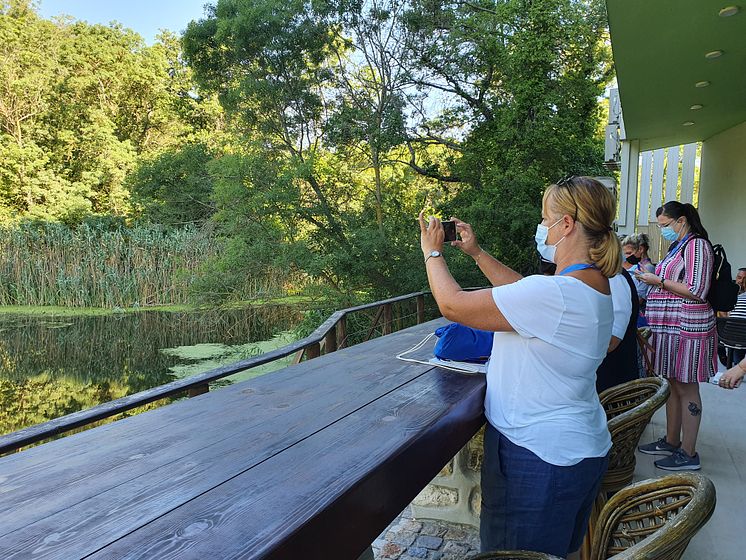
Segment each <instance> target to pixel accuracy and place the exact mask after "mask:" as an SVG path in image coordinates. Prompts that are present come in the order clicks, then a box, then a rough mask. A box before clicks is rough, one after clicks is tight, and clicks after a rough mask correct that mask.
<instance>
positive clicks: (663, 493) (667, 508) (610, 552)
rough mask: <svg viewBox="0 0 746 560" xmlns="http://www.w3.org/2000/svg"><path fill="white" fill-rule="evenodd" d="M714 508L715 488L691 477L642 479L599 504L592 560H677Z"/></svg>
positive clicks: (708, 481) (679, 474) (708, 482)
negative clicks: (643, 559) (599, 513)
mask: <svg viewBox="0 0 746 560" xmlns="http://www.w3.org/2000/svg"><path fill="white" fill-rule="evenodd" d="M714 510H715V486H714V485H713V483H712V482H711V481H710V480H709V479H708V478H706V477H704V476H702V475H699V474H695V473H676V474H672V475H669V476H664V477H661V478H657V479H649V480H644V481H642V482H638V483H636V484H632V485H630V486H628V487H626V488H624V489H623V490H620V491H619V492H617V493H616V494H614V496H612V497H611V498H610V499H609V501H608V502H607V503H606V505H605V506H604V509H603V510H602V511H601V515H600V516H599V518H598V524H597V530H596V531H595V534H594V536H593V544H592V552H591V558H592V559H593V560H605V559H607V558H613V559H614V560H633V559H638V558H645V559H646V560H678V559H679V558H681V556H682V555H683V554H684V550H686V547H687V545H688V544H689V541H690V540H691V538H692V537H693V536H694V535H695V534H696V533H697V531H699V529H701V528H702V526H703V525H704V524H705V523H707V520H708V519H710V516H711V515H712V512H713V511H714Z"/></svg>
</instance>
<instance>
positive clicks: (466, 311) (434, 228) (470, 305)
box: [419, 213, 513, 331]
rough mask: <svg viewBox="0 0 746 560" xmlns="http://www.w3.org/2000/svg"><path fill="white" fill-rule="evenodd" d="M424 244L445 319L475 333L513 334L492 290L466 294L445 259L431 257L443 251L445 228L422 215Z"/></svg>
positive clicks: (430, 279) (421, 238) (434, 219)
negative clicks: (493, 297)
mask: <svg viewBox="0 0 746 560" xmlns="http://www.w3.org/2000/svg"><path fill="white" fill-rule="evenodd" d="M419 222H420V243H421V246H422V252H423V254H424V256H425V259H426V260H425V268H426V269H427V280H428V282H429V283H430V289H431V290H432V292H433V297H434V298H435V301H436V303H437V304H438V308H439V309H440V312H441V314H442V315H443V317H445V318H446V319H448V320H450V321H455V322H457V323H461V324H462V325H466V326H467V327H472V328H475V329H483V330H486V331H512V330H513V327H512V326H511V325H510V323H508V321H507V320H506V319H505V317H504V316H503V314H502V313H501V312H500V310H499V309H498V308H497V306H496V305H495V302H494V300H493V299H492V293H491V290H478V291H475V292H466V291H464V290H462V289H461V286H459V285H458V283H457V282H456V281H455V280H454V279H453V276H451V273H450V271H449V270H448V265H447V264H446V262H445V259H444V258H443V256H438V257H429V258H428V255H430V253H431V252H432V251H440V250H441V249H442V248H443V237H444V234H443V228H442V227H441V225H440V221H439V220H438V219H437V218H430V222H429V224H427V225H426V224H425V219H424V217H423V216H422V213H420V218H419Z"/></svg>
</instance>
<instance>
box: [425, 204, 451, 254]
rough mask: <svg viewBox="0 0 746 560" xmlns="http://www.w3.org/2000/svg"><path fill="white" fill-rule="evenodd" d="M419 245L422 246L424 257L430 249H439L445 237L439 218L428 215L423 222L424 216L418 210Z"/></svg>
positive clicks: (441, 247)
mask: <svg viewBox="0 0 746 560" xmlns="http://www.w3.org/2000/svg"><path fill="white" fill-rule="evenodd" d="M419 222H420V247H422V253H423V254H424V255H425V258H427V256H428V255H429V254H430V253H431V252H432V251H441V250H442V249H443V239H445V236H446V234H445V232H444V231H443V226H442V225H441V223H440V220H439V219H438V218H436V217H434V216H430V219H429V221H428V222H425V216H424V214H423V213H422V212H420V217H419Z"/></svg>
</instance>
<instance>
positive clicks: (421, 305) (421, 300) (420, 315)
mask: <svg viewBox="0 0 746 560" xmlns="http://www.w3.org/2000/svg"><path fill="white" fill-rule="evenodd" d="M424 322H425V296H424V295H423V294H420V295H418V296H417V324H418V325H419V324H420V323H424Z"/></svg>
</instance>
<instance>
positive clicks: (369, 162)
mask: <svg viewBox="0 0 746 560" xmlns="http://www.w3.org/2000/svg"><path fill="white" fill-rule="evenodd" d="M604 15H605V14H604V12H603V4H602V3H601V2H596V1H592V0H588V1H583V0H547V1H544V2H527V1H521V0H503V1H499V2H481V3H480V2H476V3H465V2H443V1H437V2H433V1H431V0H411V1H409V2H393V1H389V0H372V1H365V2H363V1H359V2H350V1H345V0H325V1H317V2H302V1H291V2H286V1H285V2H281V1H278V0H263V1H261V2H253V3H252V4H251V6H249V5H247V4H246V3H244V2H241V1H239V0H219V1H218V2H217V4H216V5H215V6H214V7H213V9H212V10H211V12H210V13H209V14H208V17H206V18H205V19H203V20H201V21H199V22H193V23H192V24H191V25H190V26H189V28H188V30H187V32H186V35H185V37H184V49H185V56H186V58H187V60H188V61H189V63H190V65H191V66H192V68H193V70H194V72H195V76H196V78H197V80H198V83H199V84H200V85H201V87H203V88H205V89H206V90H213V91H216V92H217V93H218V94H219V96H220V100H221V103H222V105H223V106H224V108H225V109H226V111H227V113H228V115H230V116H231V118H232V119H234V121H235V122H236V123H237V128H239V129H240V130H242V131H243V132H244V134H245V136H246V137H247V138H249V139H256V140H255V141H253V143H252V144H251V147H250V148H249V149H248V151H247V152H246V153H243V154H238V155H237V156H236V157H237V159H240V160H241V163H238V162H236V164H235V167H234V169H240V170H241V172H240V173H238V174H234V177H238V179H237V181H238V182H237V183H236V184H235V185H234V186H233V187H228V188H227V189H224V187H225V186H226V185H225V184H221V185H218V186H217V192H218V199H217V203H218V207H219V208H220V210H219V211H218V215H217V218H218V223H219V224H220V225H221V226H224V227H227V228H229V231H230V232H231V235H230V237H231V238H232V239H234V240H237V239H240V238H241V236H240V234H239V232H238V231H237V229H236V227H235V224H234V223H232V220H236V219H243V221H251V222H255V221H257V220H259V218H260V217H261V218H262V220H263V221H264V222H266V223H268V224H270V226H269V227H270V229H269V230H268V233H269V237H270V238H272V239H273V242H272V243H273V244H274V243H275V242H276V241H279V240H281V239H282V240H285V241H286V243H283V244H282V246H283V247H284V248H286V251H283V252H272V253H271V254H267V252H266V251H264V250H263V249H262V248H261V247H259V248H258V247H257V245H256V244H254V243H249V242H248V241H247V239H250V238H252V237H253V236H254V233H253V232H251V233H250V234H249V235H247V236H244V237H243V239H242V240H241V243H243V245H242V248H243V250H244V252H242V253H241V254H242V255H245V256H246V258H247V260H248V261H250V262H252V263H255V262H257V261H259V262H268V261H269V260H272V261H274V262H278V260H280V261H281V262H286V261H287V260H288V259H289V262H292V263H294V264H295V265H296V266H300V267H301V268H302V269H303V270H306V271H308V272H310V273H311V274H313V275H314V276H317V277H322V278H325V279H326V280H327V281H328V282H329V283H330V284H332V285H334V286H335V287H337V288H339V289H341V290H343V291H345V290H350V289H356V288H357V289H359V288H364V289H366V290H371V291H373V292H383V293H392V292H396V291H398V292H401V291H406V290H409V289H415V288H418V287H422V286H423V283H424V277H423V275H422V272H421V269H420V267H414V269H413V268H412V265H413V264H414V263H417V262H419V255H418V247H417V232H416V228H415V227H414V224H413V217H414V216H415V214H416V212H417V211H418V210H419V208H420V207H423V206H428V205H429V206H431V207H435V209H436V210H438V211H441V212H444V213H446V214H456V215H459V217H461V218H462V219H465V220H467V221H471V222H472V223H474V225H475V227H476V229H477V232H478V234H479V236H480V238H481V239H482V240H483V243H484V244H485V246H486V247H487V248H488V249H490V250H492V251H494V252H495V253H496V254H497V255H498V256H499V257H500V258H502V259H504V260H505V261H506V262H507V263H508V264H509V265H511V266H513V267H516V268H518V269H519V270H522V271H527V270H531V269H532V268H533V264H534V261H535V258H534V248H533V245H532V241H531V238H532V234H533V231H534V228H535V224H536V222H537V221H538V220H539V214H540V200H541V193H542V190H543V188H544V186H545V185H546V184H547V183H549V182H551V181H552V180H554V179H556V178H557V177H558V176H559V175H561V174H563V173H565V172H568V171H573V172H576V173H587V174H600V173H601V172H602V167H601V165H600V163H601V160H602V153H601V142H600V141H599V138H598V137H597V136H596V134H595V132H596V130H597V124H598V119H599V110H598V98H599V97H600V96H601V95H602V93H603V88H604V85H605V83H606V81H607V80H608V78H609V56H608V52H607V49H606V47H605V43H604V40H603V39H604V25H605V18H604ZM239 183H240V185H239ZM225 194H229V195H230V197H229V198H227V199H221V198H220V197H221V196H224V195H225ZM229 202H230V203H231V205H230V209H229V210H226V204H228V203H229ZM239 209H240V210H239ZM236 210H239V212H236ZM288 242H289V243H288ZM298 242H300V243H298ZM299 249H300V250H299ZM456 263H457V265H456V267H455V270H456V273H457V275H458V276H459V277H460V278H461V279H462V280H463V281H465V282H468V283H477V284H478V283H481V282H483V280H482V279H481V278H479V277H478V275H476V274H474V273H473V271H474V267H473V266H472V265H467V266H462V265H463V264H466V263H464V261H463V259H462V260H458V259H457V260H456ZM234 264H235V265H236V266H238V263H234Z"/></svg>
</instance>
